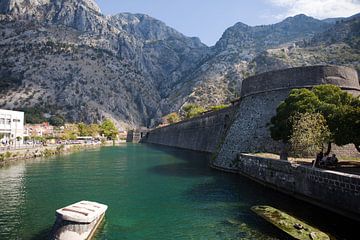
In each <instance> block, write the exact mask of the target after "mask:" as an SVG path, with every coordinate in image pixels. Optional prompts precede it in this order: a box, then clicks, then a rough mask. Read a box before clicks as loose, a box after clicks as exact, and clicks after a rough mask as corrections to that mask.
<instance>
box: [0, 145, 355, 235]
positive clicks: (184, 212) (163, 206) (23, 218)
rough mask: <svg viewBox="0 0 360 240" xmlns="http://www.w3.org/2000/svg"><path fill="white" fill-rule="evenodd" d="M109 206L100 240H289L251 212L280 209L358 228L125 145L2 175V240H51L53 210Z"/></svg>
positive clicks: (164, 151)
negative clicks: (257, 208) (48, 238)
mask: <svg viewBox="0 0 360 240" xmlns="http://www.w3.org/2000/svg"><path fill="white" fill-rule="evenodd" d="M80 200H91V201H98V202H101V203H105V204H107V205H108V206H109V208H108V211H107V213H106V218H105V221H104V224H103V225H102V227H101V228H100V230H99V231H98V233H97V235H96V239H137V240H140V239H157V240H161V239H284V236H283V235H282V234H281V233H280V232H279V231H277V229H275V228H273V227H272V226H271V225H269V224H268V223H266V222H265V221H263V220H262V219H261V218H259V217H257V216H256V215H254V214H253V213H252V212H251V211H250V210H249V208H250V207H251V206H252V205H255V204H267V205H272V206H274V207H278V208H281V209H283V210H285V211H287V212H289V213H291V214H294V215H295V216H297V217H300V218H302V219H304V220H305V221H307V222H309V223H311V224H314V225H316V226H317V227H320V228H321V229H323V230H325V231H327V232H330V233H331V234H333V235H335V236H337V238H338V239H356V238H352V236H356V235H353V234H355V233H356V231H355V230H356V223H354V222H352V221H349V220H346V219H343V218H340V217H339V216H336V215H333V214H331V213H329V212H327V211H323V210H318V209H317V208H315V207H313V206H311V205H308V204H304V203H301V202H299V201H297V200H294V199H292V198H289V197H287V196H285V195H282V194H280V193H277V192H274V191H272V190H269V189H266V188H264V187H262V186H260V185H258V184H257V183H254V182H252V181H249V180H247V179H246V178H243V177H240V176H237V175H232V174H226V173H221V172H218V171H215V170H212V169H210V168H209V167H208V157H207V156H206V155H203V154H200V153H194V152H189V151H184V150H179V149H171V148H164V147H154V146H147V145H124V146H121V147H108V148H102V149H97V150H91V151H84V152H80V153H75V154H72V155H68V156H61V157H57V158H52V159H41V160H33V161H27V162H18V163H16V164H13V165H11V166H8V167H4V168H2V169H0V239H1V240H7V239H11V240H13V239H46V236H47V234H48V233H49V231H50V230H51V227H52V224H53V223H54V220H55V217H54V211H55V210H56V209H58V208H60V207H63V206H66V205H68V204H71V203H74V202H77V201H80Z"/></svg>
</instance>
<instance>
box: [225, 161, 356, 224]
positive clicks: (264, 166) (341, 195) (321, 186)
mask: <svg viewBox="0 0 360 240" xmlns="http://www.w3.org/2000/svg"><path fill="white" fill-rule="evenodd" d="M222 170H226V171H231V172H234V173H240V174H242V175H244V176H247V177H249V178H251V179H253V180H255V181H258V182H260V183H262V184H264V185H266V186H269V187H272V188H275V189H276V190H280V191H282V192H284V193H286V194H288V195H292V196H294V197H296V198H299V199H302V200H305V201H308V202H310V203H312V204H315V205H318V206H321V207H323V208H327V209H329V210H331V211H335V212H337V213H339V214H342V215H345V216H347V217H351V218H353V219H356V220H358V221H359V220H360V176H358V175H353V174H346V173H341V172H334V171H329V170H324V169H319V168H312V167H309V166H304V165H299V164H293V163H290V162H288V161H282V160H275V159H268V158H260V157H256V156H251V155H248V154H239V155H238V156H237V158H236V160H235V161H233V162H232V164H231V166H229V168H227V169H222Z"/></svg>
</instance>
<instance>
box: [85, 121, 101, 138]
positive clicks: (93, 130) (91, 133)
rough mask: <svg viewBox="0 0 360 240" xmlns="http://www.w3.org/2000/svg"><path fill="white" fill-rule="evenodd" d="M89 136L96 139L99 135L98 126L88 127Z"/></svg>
mask: <svg viewBox="0 0 360 240" xmlns="http://www.w3.org/2000/svg"><path fill="white" fill-rule="evenodd" d="M87 131H88V133H89V136H92V137H98V136H99V135H100V126H99V125H98V124H90V125H88V130H87Z"/></svg>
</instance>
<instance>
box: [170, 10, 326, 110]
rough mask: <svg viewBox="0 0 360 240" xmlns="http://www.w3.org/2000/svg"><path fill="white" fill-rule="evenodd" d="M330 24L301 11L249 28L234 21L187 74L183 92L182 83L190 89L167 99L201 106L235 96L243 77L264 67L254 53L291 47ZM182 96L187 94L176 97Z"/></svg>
mask: <svg viewBox="0 0 360 240" xmlns="http://www.w3.org/2000/svg"><path fill="white" fill-rule="evenodd" d="M332 25H333V24H331V23H328V22H327V21H325V22H324V21H321V20H317V19H314V18H312V17H307V16H305V15H303V14H301V15H297V16H294V17H289V18H287V19H285V20H283V21H282V22H280V23H277V24H272V25H263V26H255V27H251V26H248V25H246V24H244V23H236V24H235V25H234V26H232V27H230V28H228V29H227V30H226V31H225V32H224V34H223V35H222V37H221V39H220V40H219V41H218V42H217V43H216V45H215V46H214V47H213V48H212V52H213V53H214V54H213V55H212V56H211V57H210V58H209V59H208V60H207V61H206V62H204V63H202V64H201V66H199V68H198V69H197V70H196V71H195V72H193V73H191V74H190V75H189V76H188V77H187V79H186V81H185V84H184V87H183V88H182V89H183V91H187V90H188V89H189V87H186V86H185V85H188V86H189V85H190V86H194V87H192V88H190V89H191V92H186V93H183V94H181V95H180V97H177V98H171V99H169V101H170V102H182V103H183V104H184V102H185V103H197V104H201V105H214V104H221V103H223V102H228V101H229V100H231V99H234V98H236V97H238V93H239V92H240V88H241V82H242V80H243V79H244V78H247V77H249V76H251V75H253V74H256V73H259V72H262V71H261V70H260V69H261V68H264V67H263V66H261V68H257V67H256V64H258V62H257V61H254V59H255V58H257V56H259V55H262V54H263V52H264V51H266V50H267V49H271V48H273V47H282V46H293V45H294V44H295V43H296V42H297V41H300V40H302V39H310V38H311V37H313V36H314V35H315V34H317V33H320V32H322V31H324V30H327V29H329V28H330V27H331V26H332ZM264 64H265V65H266V70H273V69H277V68H280V67H281V66H280V65H279V64H273V63H271V62H270V61H269V62H267V61H266V62H265V63H264ZM282 67H285V65H282ZM176 91H177V90H176ZM171 96H176V94H171ZM182 96H187V97H186V98H185V99H184V98H183V99H179V98H181V97H182ZM178 107H179V106H178Z"/></svg>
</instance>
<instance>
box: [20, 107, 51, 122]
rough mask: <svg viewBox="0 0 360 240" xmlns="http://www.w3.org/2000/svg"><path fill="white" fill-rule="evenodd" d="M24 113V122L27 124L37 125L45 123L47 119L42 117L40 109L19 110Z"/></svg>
mask: <svg viewBox="0 0 360 240" xmlns="http://www.w3.org/2000/svg"><path fill="white" fill-rule="evenodd" d="M21 110H22V111H24V112H25V122H26V123H29V124H39V123H43V122H46V121H47V119H46V118H44V117H43V113H44V111H43V109H41V108H37V107H34V108H25V109H21Z"/></svg>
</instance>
